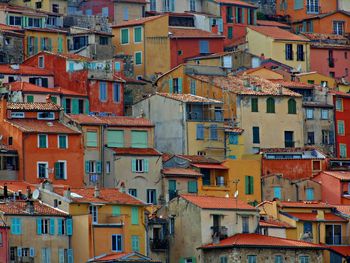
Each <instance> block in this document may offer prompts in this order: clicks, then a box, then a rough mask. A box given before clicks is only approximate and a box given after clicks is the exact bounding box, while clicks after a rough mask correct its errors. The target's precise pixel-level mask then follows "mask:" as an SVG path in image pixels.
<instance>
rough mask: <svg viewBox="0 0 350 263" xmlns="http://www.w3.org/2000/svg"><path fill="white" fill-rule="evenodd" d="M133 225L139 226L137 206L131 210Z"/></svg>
mask: <svg viewBox="0 0 350 263" xmlns="http://www.w3.org/2000/svg"><path fill="white" fill-rule="evenodd" d="M131 224H133V225H138V224H139V208H138V207H135V206H134V207H132V208H131Z"/></svg>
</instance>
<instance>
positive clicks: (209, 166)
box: [192, 163, 228, 170]
mask: <svg viewBox="0 0 350 263" xmlns="http://www.w3.org/2000/svg"><path fill="white" fill-rule="evenodd" d="M192 166H194V167H197V168H203V169H217V170H228V168H227V167H225V166H223V165H221V164H201V163H195V164H192Z"/></svg>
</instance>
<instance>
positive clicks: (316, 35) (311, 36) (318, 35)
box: [302, 33, 349, 42]
mask: <svg viewBox="0 0 350 263" xmlns="http://www.w3.org/2000/svg"><path fill="white" fill-rule="evenodd" d="M302 34H303V35H304V36H306V37H307V38H308V39H310V40H313V41H314V40H318V41H329V40H336V41H337V40H338V41H339V40H342V41H346V42H347V41H349V40H348V39H347V38H346V37H345V36H343V35H336V34H322V33H302Z"/></svg>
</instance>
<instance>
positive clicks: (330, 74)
mask: <svg viewBox="0 0 350 263" xmlns="http://www.w3.org/2000/svg"><path fill="white" fill-rule="evenodd" d="M333 67H334V64H333ZM329 76H330V77H331V78H335V72H334V71H330V72H329Z"/></svg>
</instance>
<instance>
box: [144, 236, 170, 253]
mask: <svg viewBox="0 0 350 263" xmlns="http://www.w3.org/2000/svg"><path fill="white" fill-rule="evenodd" d="M149 241H150V245H151V249H152V250H167V249H168V248H169V242H168V240H167V239H158V238H157V239H152V238H150V239H149Z"/></svg>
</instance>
